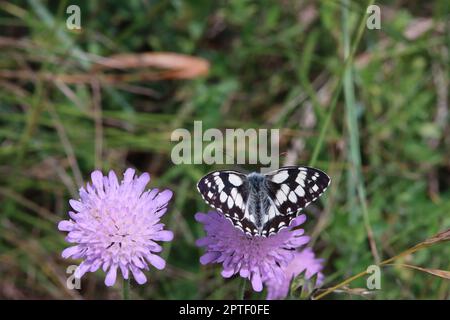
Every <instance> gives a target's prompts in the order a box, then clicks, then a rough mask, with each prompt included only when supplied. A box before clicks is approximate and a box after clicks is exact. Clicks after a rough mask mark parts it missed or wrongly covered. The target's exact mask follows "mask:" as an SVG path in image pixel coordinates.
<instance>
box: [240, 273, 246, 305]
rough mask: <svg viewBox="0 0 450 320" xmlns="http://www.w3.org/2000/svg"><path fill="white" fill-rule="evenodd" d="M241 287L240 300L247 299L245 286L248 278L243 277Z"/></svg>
mask: <svg viewBox="0 0 450 320" xmlns="http://www.w3.org/2000/svg"><path fill="white" fill-rule="evenodd" d="M241 281H242V282H241V288H240V290H239V297H238V299H240V300H245V286H246V284H247V280H246V279H245V278H242V280H241Z"/></svg>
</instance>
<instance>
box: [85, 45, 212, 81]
mask: <svg viewBox="0 0 450 320" xmlns="http://www.w3.org/2000/svg"><path fill="white" fill-rule="evenodd" d="M106 68H108V69H120V70H123V69H140V70H142V69H143V68H157V69H163V70H165V71H164V72H162V73H160V75H161V77H162V78H164V79H169V78H170V79H190V78H195V77H198V76H202V75H206V74H207V73H208V71H209V63H208V61H207V60H205V59H202V58H197V57H192V56H187V55H183V54H178V53H172V52H146V53H139V54H131V53H130V54H118V55H114V56H111V57H107V58H102V59H100V60H98V61H96V65H95V66H94V67H93V71H99V70H104V69H106Z"/></svg>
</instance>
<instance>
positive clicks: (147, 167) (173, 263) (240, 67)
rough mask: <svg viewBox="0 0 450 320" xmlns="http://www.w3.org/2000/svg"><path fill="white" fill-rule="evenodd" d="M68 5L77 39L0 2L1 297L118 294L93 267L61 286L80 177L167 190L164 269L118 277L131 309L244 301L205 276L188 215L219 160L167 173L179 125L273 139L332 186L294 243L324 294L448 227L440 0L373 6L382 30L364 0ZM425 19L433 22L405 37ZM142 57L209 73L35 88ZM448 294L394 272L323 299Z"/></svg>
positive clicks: (445, 31) (34, 2)
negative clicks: (317, 265) (192, 61)
mask: <svg viewBox="0 0 450 320" xmlns="http://www.w3.org/2000/svg"><path fill="white" fill-rule="evenodd" d="M76 3H78V4H79V5H80V7H81V11H82V18H81V23H82V28H83V30H82V31H81V32H73V31H69V30H67V29H66V27H65V19H66V14H65V8H66V6H67V5H69V4H72V2H70V3H69V1H58V2H57V1H44V0H29V1H11V2H1V5H0V30H2V31H1V34H0V48H1V50H2V54H1V56H0V298H46V299H51V298H68V299H71V298H85V299H92V298H101V299H108V298H120V296H121V284H120V282H119V281H118V283H117V285H116V286H115V287H114V288H112V289H107V288H106V287H105V286H104V284H103V277H104V275H103V274H102V273H101V272H98V273H95V274H88V275H86V276H85V277H83V280H82V290H81V291H75V290H67V289H66V286H65V284H66V273H65V270H66V268H67V266H68V265H70V264H74V263H76V261H65V260H63V259H62V258H60V252H61V251H62V250H63V248H65V247H66V244H65V242H64V235H63V234H62V233H60V232H59V231H57V228H56V225H57V222H58V221H60V220H61V219H64V218H66V217H67V211H68V200H69V199H70V198H73V197H77V190H78V188H79V187H80V186H81V185H82V184H83V183H85V182H86V181H88V179H89V174H90V172H91V171H93V170H94V169H95V168H101V169H102V170H103V171H104V172H106V171H107V170H109V169H113V170H116V172H118V173H120V172H121V171H123V170H124V169H125V168H126V167H135V168H136V169H137V170H139V171H141V172H143V171H147V172H150V174H151V175H152V181H151V186H152V187H168V188H170V189H172V190H174V192H175V198H174V199H173V201H172V202H171V206H170V209H169V211H168V213H167V214H166V215H165V217H164V222H165V223H166V224H167V226H168V228H169V229H171V230H174V232H175V241H173V242H172V243H166V244H164V250H163V253H162V255H163V257H164V258H166V259H167V260H168V266H167V268H166V269H165V270H164V271H156V270H152V271H151V272H148V273H147V275H148V276H149V280H150V281H149V285H146V286H144V287H139V286H137V285H136V284H135V283H133V282H132V283H131V297H132V298H141V299H222V298H229V299H235V298H238V297H240V296H242V283H241V281H239V279H232V280H225V279H223V278H222V277H221V276H220V267H219V266H218V265H217V266H201V265H200V263H199V261H198V260H199V257H200V255H201V254H202V250H201V249H199V248H197V247H196V246H195V240H196V239H198V238H200V237H202V235H203V230H202V228H201V226H200V225H199V224H198V223H196V222H195V220H194V214H195V213H196V212H198V211H203V212H204V211H206V210H207V206H206V204H204V203H203V201H202V200H201V197H200V196H199V194H198V193H197V192H196V190H195V188H194V185H195V183H196V182H197V180H198V179H199V178H200V177H201V176H202V175H203V174H205V173H207V172H209V171H211V170H212V169H217V168H223V167H225V166H207V165H180V166H175V165H173V164H172V163H171V161H170V152H171V149H172V147H173V146H174V145H175V144H174V143H171V142H170V134H171V132H172V131H173V130H174V129H176V128H180V127H182V128H187V129H189V130H191V129H192V128H193V122H194V120H202V121H203V127H204V129H206V128H221V129H225V128H280V129H281V144H280V153H286V152H287V153H288V154H289V156H290V157H291V156H293V159H295V163H296V164H298V165H300V164H311V165H314V166H316V167H318V168H321V169H323V170H324V171H326V172H328V173H329V174H330V176H332V178H333V183H332V185H331V188H330V189H329V190H328V191H327V194H326V195H325V196H324V198H323V199H322V200H321V201H320V202H319V203H316V204H315V205H313V206H312V207H311V208H308V209H307V210H306V212H307V215H308V221H307V225H306V232H307V233H308V234H309V235H311V236H312V244H313V248H314V250H315V252H317V254H318V255H319V256H320V257H322V258H324V259H325V261H326V263H325V270H324V273H325V276H326V278H325V284H324V287H332V286H333V285H336V284H338V283H340V282H342V281H344V280H345V279H346V278H348V277H351V276H353V275H355V274H358V273H359V272H361V271H364V270H366V268H367V266H368V265H371V264H373V263H375V262H378V261H383V260H386V259H388V258H390V257H392V256H395V255H396V254H399V253H401V252H403V251H405V250H407V249H408V248H410V247H412V246H414V245H415V244H416V243H419V242H421V241H423V240H424V239H426V238H429V237H431V236H432V235H434V234H436V233H437V232H439V231H442V230H444V229H448V228H449V227H450V214H449V212H450V162H449V159H450V139H449V138H448V137H449V136H450V135H449V133H450V126H449V123H450V122H449V116H448V101H449V100H448V99H449V98H448V88H449V74H450V70H449V68H450V67H449V66H450V63H449V56H448V51H449V49H450V25H449V24H450V22H449V21H450V19H449V18H450V16H449V15H450V8H449V5H448V4H447V2H446V1H427V2H423V3H418V2H417V3H416V2H408V3H406V2H404V1H403V2H400V1H395V0H392V1H381V2H377V4H378V5H380V6H381V12H382V23H381V30H368V29H367V28H365V20H364V16H363V15H364V13H365V11H366V4H364V3H362V2H360V1H353V0H343V1H337V0H332V1H320V2H318V1H317V2H316V1H283V2H282V4H280V2H279V1H268V0H264V1H259V2H251V1H242V0H239V1H238V0H230V1H218V2H211V1H171V0H167V1H164V0H162V1H149V2H147V1H140V0H135V1H126V2H123V1H121V2H119V1H117V2H116V1H107V2H103V1H102V2H100V1H98V2H96V1H77V2H76ZM424 20H428V21H430V22H431V27H430V28H429V29H426V30H424V31H423V32H422V33H420V32H419V33H418V34H416V35H415V36H414V37H413V38H408V37H407V33H406V31H407V30H411V28H412V26H416V27H417V24H418V23H419V22H420V21H424ZM6 39H7V40H8V41H6ZM147 51H169V52H177V53H183V54H189V55H193V56H198V57H202V58H204V59H207V60H208V61H209V62H210V72H209V75H208V76H207V77H200V78H197V79H192V80H164V81H154V82H149V81H145V82H144V81H136V82H132V83H127V86H124V84H123V83H116V84H114V85H111V84H105V85H101V86H100V88H99V90H98V87H96V83H95V82H86V83H79V84H68V83H64V82H57V81H53V80H49V79H48V78H45V77H44V76H43V75H44V74H51V75H54V76H56V75H59V76H61V75H74V74H87V72H88V71H89V69H90V67H91V65H92V64H93V63H94V59H95V57H97V56H110V55H113V54H119V53H141V52H147ZM6 71H11V72H10V73H8V72H6ZM21 72H27V76H26V77H24V78H20V77H19V75H20V73H21ZM299 146H300V147H299ZM301 146H303V147H301ZM287 159H288V157H287V156H285V155H284V154H283V155H282V157H281V159H280V163H281V164H283V163H285V162H286V161H287ZM289 159H291V158H289ZM245 169H249V170H251V169H255V166H246V168H245ZM368 234H369V235H370V236H368ZM449 256H450V249H449V246H448V243H440V244H436V245H434V246H432V247H429V248H426V249H423V250H420V251H418V252H415V253H414V254H408V255H405V256H402V257H401V258H400V259H399V260H398V262H401V263H403V264H410V265H415V266H421V267H424V268H430V269H441V270H449V269H450V259H449ZM365 283H366V282H365V277H362V278H359V279H357V280H355V281H354V282H352V283H351V284H350V288H365ZM247 288H249V284H247ZM248 293H249V292H247V294H246V298H263V297H264V296H265V295H264V294H262V295H260V294H248ZM449 294H450V290H449V281H448V280H445V279H442V278H439V277H435V276H433V275H430V274H427V273H424V272H421V271H417V270H412V269H408V268H404V267H401V266H399V265H396V266H388V267H384V268H383V269H382V289H381V290H379V291H374V292H373V293H371V294H370V295H368V296H364V297H361V296H358V295H355V294H351V293H342V292H341V293H332V294H330V295H328V296H327V298H331V299H449V297H450V296H449ZM292 296H293V297H294V298H298V297H299V296H300V292H293V294H292Z"/></svg>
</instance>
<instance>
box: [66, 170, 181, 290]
mask: <svg viewBox="0 0 450 320" xmlns="http://www.w3.org/2000/svg"><path fill="white" fill-rule="evenodd" d="M134 173H135V171H134V170H133V169H127V170H126V171H125V173H124V178H123V180H122V181H121V182H120V183H119V181H118V180H117V177H116V175H115V173H114V172H113V171H110V172H109V174H108V176H103V174H102V173H101V172H100V171H94V172H92V174H91V179H92V185H90V184H89V183H88V184H87V186H86V189H85V188H81V189H80V198H81V199H80V200H70V201H69V203H70V205H71V207H72V208H73V209H74V211H69V216H70V218H71V219H70V220H64V221H61V222H60V223H59V225H58V229H59V230H61V231H68V232H69V233H68V235H67V237H66V241H67V242H69V243H73V244H75V245H74V246H72V247H69V248H67V249H65V250H64V251H63V252H62V257H63V258H73V259H83V262H82V263H81V264H80V265H79V266H78V268H77V269H76V271H75V277H76V278H81V277H82V276H83V275H84V274H85V273H86V272H94V271H96V270H98V269H99V268H100V267H101V268H102V269H103V271H104V272H107V274H106V278H105V284H106V285H107V286H112V285H114V283H115V282H116V276H117V269H120V270H121V272H122V275H123V277H124V278H125V279H128V277H129V272H130V271H131V273H132V274H133V276H134V278H135V280H136V282H137V283H139V284H143V283H145V282H146V281H147V278H146V276H145V275H144V273H143V272H142V270H148V269H149V267H148V263H150V264H152V265H153V266H154V267H155V268H157V269H163V268H164V267H165V264H166V262H165V261H164V260H163V259H162V258H161V257H159V256H158V255H156V254H155V253H157V252H160V251H161V250H162V248H161V246H160V245H159V244H157V243H156V241H171V240H172V238H173V233H172V232H171V231H167V230H164V224H162V223H160V218H161V216H162V215H163V214H164V213H165V212H166V210H167V204H168V202H169V200H170V198H171V197H172V191H170V190H164V191H162V192H159V191H158V189H152V190H148V191H145V192H144V189H145V186H146V185H147V183H148V182H149V181H150V176H149V174H148V173H144V174H142V175H141V176H139V177H135V176H134Z"/></svg>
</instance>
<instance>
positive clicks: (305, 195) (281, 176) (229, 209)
mask: <svg viewBox="0 0 450 320" xmlns="http://www.w3.org/2000/svg"><path fill="white" fill-rule="evenodd" d="M330 182H331V179H330V177H329V176H328V175H327V174H326V173H324V172H322V171H320V170H318V169H315V168H311V167H296V166H291V167H282V168H280V169H278V170H275V171H272V172H269V173H266V174H261V173H257V172H253V173H250V174H248V175H247V174H243V173H241V172H238V171H229V170H224V171H214V172H211V173H209V174H207V175H206V176H204V177H203V178H201V179H200V181H199V182H198V183H197V189H198V191H199V192H200V194H201V195H202V197H203V200H205V202H206V203H207V204H208V205H210V206H211V207H213V208H214V209H216V210H217V211H219V212H220V213H221V214H223V215H224V216H225V218H227V219H228V220H230V221H231V222H232V223H233V225H234V226H235V227H236V228H238V229H240V230H241V231H243V232H244V233H245V234H247V235H248V236H262V237H268V236H271V235H273V234H276V233H278V232H279V231H280V230H282V229H284V228H287V227H288V226H289V225H290V224H291V222H292V221H293V219H294V218H296V217H297V216H298V215H299V213H300V211H301V210H303V209H304V208H306V207H307V206H308V205H309V204H310V203H311V202H313V201H315V200H316V199H317V198H318V197H319V196H321V195H322V193H324V192H325V190H326V189H327V187H328V186H329V185H330Z"/></svg>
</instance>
